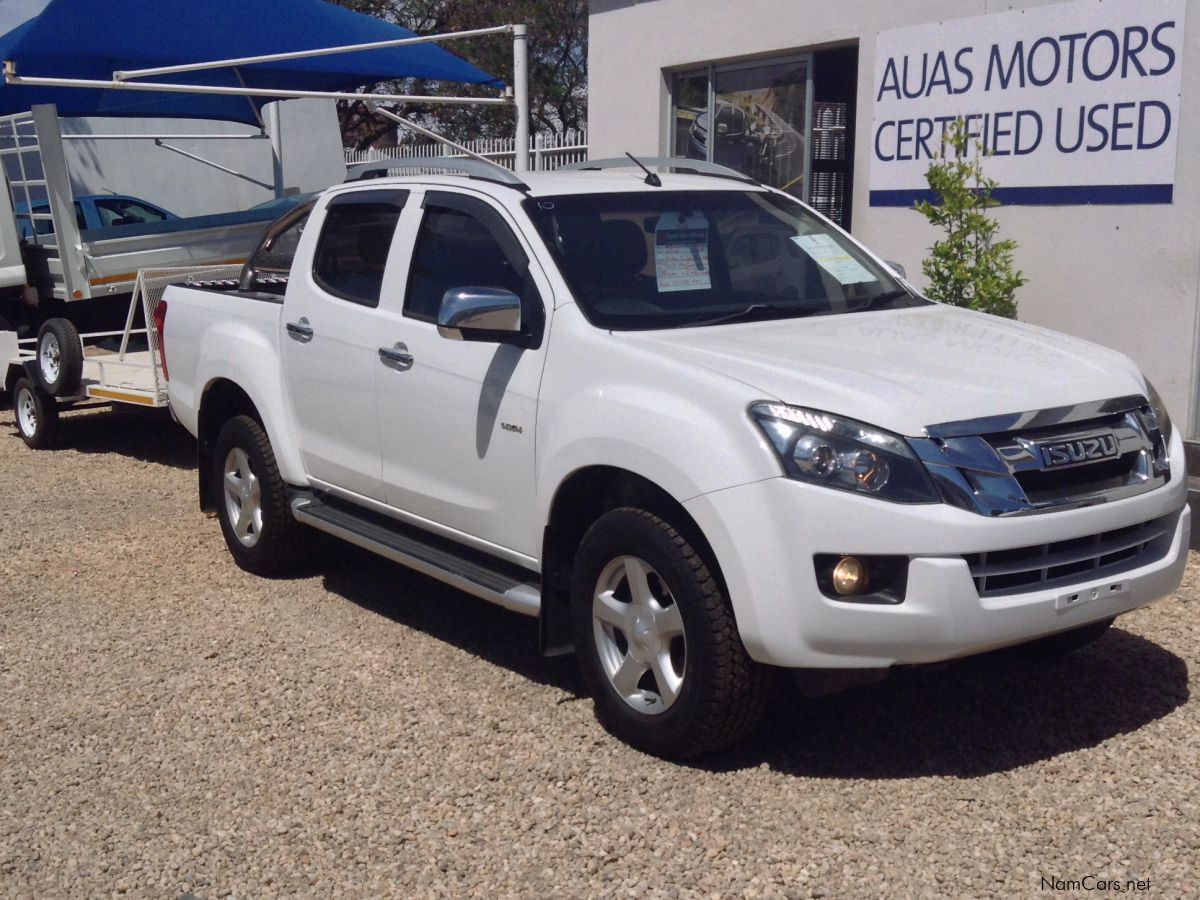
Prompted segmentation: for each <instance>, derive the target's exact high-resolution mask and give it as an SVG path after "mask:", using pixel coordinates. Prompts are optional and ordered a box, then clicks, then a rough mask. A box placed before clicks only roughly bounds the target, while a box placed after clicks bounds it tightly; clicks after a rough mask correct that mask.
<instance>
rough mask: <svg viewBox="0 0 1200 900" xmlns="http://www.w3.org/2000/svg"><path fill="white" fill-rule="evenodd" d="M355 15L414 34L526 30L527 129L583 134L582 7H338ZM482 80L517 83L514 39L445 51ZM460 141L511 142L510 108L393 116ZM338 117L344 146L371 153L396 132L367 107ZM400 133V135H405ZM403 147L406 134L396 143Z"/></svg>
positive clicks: (391, 3) (449, 91)
mask: <svg viewBox="0 0 1200 900" xmlns="http://www.w3.org/2000/svg"><path fill="white" fill-rule="evenodd" d="M334 2H336V3H337V4H338V5H339V6H345V7H347V8H349V9H353V10H356V11H357V12H361V13H366V14H368V15H372V16H375V17H377V18H380V19H384V20H386V21H389V22H394V23H396V24H397V25H401V26H403V27H404V28H407V29H409V30H410V31H415V32H416V33H417V34H439V33H443V32H450V31H468V30H474V29H477V28H488V27H491V26H494V25H504V24H519V23H524V24H526V25H528V26H529V101H530V103H529V105H530V129H531V130H532V131H534V132H538V131H542V132H553V133H556V134H561V133H563V132H566V131H573V130H579V129H582V128H583V127H585V125H586V122H587V26H588V11H587V3H586V2H585V0H511V2H500V0H334ZM441 46H443V47H444V48H445V49H446V50H448V51H449V52H451V53H453V54H455V55H456V56H460V57H462V58H463V59H465V60H467V61H468V62H470V63H472V64H473V65H476V66H478V67H479V68H481V69H483V70H484V71H485V72H488V73H490V74H492V75H495V76H496V77H497V78H500V79H502V80H503V81H504V82H505V83H506V84H512V80H513V71H512V69H513V52H512V46H513V45H512V38H511V37H510V36H508V35H503V34H499V35H489V36H485V37H479V38H468V39H462V40H453V41H447V42H445V43H443V44H442V45H441ZM379 87H380V88H382V89H384V90H387V91H388V92H392V93H405V94H423V95H467V96H484V97H486V96H495V92H494V91H493V90H491V89H487V88H479V87H474V86H471V85H462V84H450V83H438V82H429V81H422V80H419V79H409V80H406V81H403V82H391V83H388V84H385V85H380V86H379ZM395 111H396V112H397V113H399V114H400V115H402V116H404V117H406V118H410V119H412V120H414V121H416V122H417V123H418V124H420V125H423V126H425V127H426V128H432V129H433V130H434V131H437V132H438V133H439V134H442V135H445V136H446V137H449V138H451V139H452V140H456V141H468V140H473V139H475V138H486V137H511V136H512V133H513V121H514V110H513V109H512V107H488V106H448V105H439V104H432V103H409V104H405V105H404V106H403V107H401V108H398V109H396V110H395ZM338 115H339V117H340V119H341V122H342V133H343V135H345V136H346V138H347V143H348V144H349V145H352V146H356V147H359V148H363V147H368V146H371V145H372V144H374V143H376V142H377V141H379V140H380V139H387V138H390V137H391V135H393V134H394V132H395V129H396V126H395V125H394V124H393V123H391V122H389V121H387V120H386V119H384V118H383V117H381V116H374V115H372V114H371V111H370V108H369V107H368V106H367V105H366V104H364V103H354V102H349V103H341V104H339V108H338ZM402 131H403V130H402ZM399 137H400V139H404V138H405V134H404V133H401V134H400V135H399Z"/></svg>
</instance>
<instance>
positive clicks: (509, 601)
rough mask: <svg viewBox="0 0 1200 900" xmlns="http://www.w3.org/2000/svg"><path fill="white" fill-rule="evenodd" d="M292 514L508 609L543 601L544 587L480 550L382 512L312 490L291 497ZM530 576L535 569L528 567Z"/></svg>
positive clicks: (524, 609) (533, 607)
mask: <svg viewBox="0 0 1200 900" xmlns="http://www.w3.org/2000/svg"><path fill="white" fill-rule="evenodd" d="M292 515H294V516H295V517H296V519H297V520H298V521H300V522H303V523H304V524H305V525H311V526H312V527H313V528H316V529H319V530H320V531H324V532H326V533H328V534H332V535H333V536H335V537H339V538H341V539H342V540H345V541H348V542H350V543H351V544H354V545H355V546H357V547H362V548H363V549H364V550H370V551H371V552H372V553H377V554H379V555H380V556H382V557H385V558H386V559H390V560H392V561H393V562H398V563H400V564H401V565H403V566H407V567H408V568H410V569H415V570H416V571H418V572H420V573H421V574H423V575H428V576H429V577H431V578H436V579H437V580H438V581H443V582H445V583H446V584H448V585H451V586H452V587H456V588H458V589H459V590H461V591H466V592H467V593H468V594H472V595H474V596H476V597H479V598H481V599H483V600H487V601H488V602H489V603H496V604H498V605H500V606H503V607H504V608H505V609H511V610H513V611H514V612H519V613H522V614H523V615H526V616H536V615H537V614H538V611H539V610H540V609H541V605H542V595H541V590H540V589H539V588H538V587H537V586H536V585H535V584H530V583H529V582H528V581H526V580H522V579H521V578H520V577H519V576H518V574H517V573H516V572H510V571H504V570H505V569H507V568H512V567H509V566H506V565H505V564H504V563H500V562H499V561H497V562H498V564H497V566H496V567H495V568H492V567H490V566H488V565H487V564H486V563H485V562H482V561H480V556H481V555H482V554H476V553H472V552H471V551H466V552H465V553H463V554H461V555H460V554H458V553H456V552H455V551H454V550H453V549H451V548H450V547H448V546H447V544H448V543H449V542H447V541H443V540H440V539H438V538H435V537H433V536H432V535H431V536H429V537H428V538H427V539H426V538H423V537H421V536H418V535H416V534H413V533H412V532H413V531H414V529H408V528H405V526H403V525H400V524H399V523H396V525H395V527H391V526H390V523H385V522H384V521H382V517H378V516H373V515H371V514H369V513H367V514H360V513H358V511H356V510H354V509H351V508H347V506H346V505H342V504H338V505H333V504H330V503H326V502H324V501H322V500H321V499H320V498H318V497H314V496H312V495H310V494H304V495H302V496H298V497H296V498H295V499H293V500H292ZM529 574H530V576H531V578H532V577H533V573H529Z"/></svg>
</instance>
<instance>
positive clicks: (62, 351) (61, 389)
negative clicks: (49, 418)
mask: <svg viewBox="0 0 1200 900" xmlns="http://www.w3.org/2000/svg"><path fill="white" fill-rule="evenodd" d="M48 348H56V350H57V354H56V358H57V367H56V369H55V370H54V371H47V370H46V369H45V368H44V367H43V352H44V351H45V350H47V349H48ZM33 373H34V378H35V379H37V383H38V387H40V388H41V389H42V390H43V391H45V392H46V393H47V394H49V395H50V396H52V397H72V396H74V395H75V394H77V393H79V383H80V380H81V379H82V378H83V344H82V343H81V342H80V340H79V332H78V331H77V330H76V328H75V326H74V325H72V324H71V322H69V321H68V320H67V319H59V318H55V319H47V320H46V321H45V322H43V323H42V327H41V328H39V329H38V336H37V355H36V357H35V359H34V363H33Z"/></svg>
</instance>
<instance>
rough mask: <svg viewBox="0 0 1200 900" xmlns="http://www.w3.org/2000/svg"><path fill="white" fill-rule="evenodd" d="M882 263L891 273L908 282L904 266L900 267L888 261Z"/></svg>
mask: <svg viewBox="0 0 1200 900" xmlns="http://www.w3.org/2000/svg"><path fill="white" fill-rule="evenodd" d="M884 263H885V264H886V265H887V267H888V268H889V269H891V270H892V271H893V272H895V273H896V274H897V275H899V276H900V277H901V278H903V279H904V280H905V281H908V272H906V271H905V270H904V266H902V265H901V264H900V263H898V262H892V261H891V260H890V259H885V260H884Z"/></svg>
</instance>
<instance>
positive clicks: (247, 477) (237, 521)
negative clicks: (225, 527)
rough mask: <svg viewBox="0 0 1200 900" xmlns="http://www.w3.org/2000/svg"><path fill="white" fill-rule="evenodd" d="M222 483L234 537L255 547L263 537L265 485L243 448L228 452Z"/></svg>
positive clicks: (226, 510)
mask: <svg viewBox="0 0 1200 900" xmlns="http://www.w3.org/2000/svg"><path fill="white" fill-rule="evenodd" d="M221 486H222V489H223V490H224V493H225V512H226V514H227V518H228V520H229V524H230V525H232V526H233V533H234V536H235V537H236V538H237V540H238V543H240V544H241V545H242V546H243V547H246V548H250V547H253V546H254V545H255V544H257V543H258V541H259V538H260V537H261V536H262V523H263V512H262V485H261V484H260V482H259V480H258V475H256V474H255V472H254V469H253V468H252V467H251V465H250V457H249V456H248V455H247V454H246V451H245V450H243V449H242V448H241V447H234V448H233V449H232V450H230V451H229V453H228V454H227V455H226V457H225V465H224V467H223V475H222V478H221Z"/></svg>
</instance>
